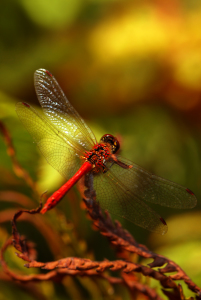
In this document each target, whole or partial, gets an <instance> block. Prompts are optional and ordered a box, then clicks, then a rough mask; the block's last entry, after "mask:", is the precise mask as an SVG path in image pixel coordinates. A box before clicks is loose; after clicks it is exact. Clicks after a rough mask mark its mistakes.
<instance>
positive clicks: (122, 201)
mask: <svg viewBox="0 0 201 300" xmlns="http://www.w3.org/2000/svg"><path fill="white" fill-rule="evenodd" d="M113 167H114V165H112V167H111V168H110V170H108V171H107V172H106V173H104V174H102V173H98V174H94V189H95V191H96V200H97V201H98V202H100V205H101V207H102V208H103V209H107V210H108V211H109V212H110V213H111V214H114V215H116V216H120V217H122V218H125V219H127V220H128V221H130V222H132V223H134V224H136V225H138V226H141V227H143V228H145V229H148V230H150V231H153V232H157V233H160V234H165V233H166V232H167V229H168V228H167V225H166V224H165V222H164V221H163V219H162V218H161V217H160V216H159V215H158V214H157V213H156V212H155V211H154V210H152V209H151V208H150V207H148V206H147V205H146V204H145V203H144V202H143V201H142V200H140V199H139V198H138V196H137V195H135V194H133V193H132V192H131V191H130V190H129V189H128V188H127V187H126V186H125V185H124V184H123V183H122V182H121V181H120V180H119V179H118V178H117V176H115V175H114V173H115V172H113ZM116 168H120V169H121V167H119V166H117V165H116V166H115V169H116ZM114 171H115V170H114Z"/></svg>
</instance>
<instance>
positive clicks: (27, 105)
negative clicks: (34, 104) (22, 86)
mask: <svg viewBox="0 0 201 300" xmlns="http://www.w3.org/2000/svg"><path fill="white" fill-rule="evenodd" d="M22 104H23V105H24V106H26V107H30V105H29V104H28V103H26V102H22Z"/></svg>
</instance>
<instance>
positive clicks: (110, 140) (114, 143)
mask: <svg viewBox="0 0 201 300" xmlns="http://www.w3.org/2000/svg"><path fill="white" fill-rule="evenodd" d="M101 142H102V143H106V144H110V146H111V150H112V153H113V154H114V153H116V152H117V151H118V150H119V148H120V143H119V141H118V140H117V138H116V137H114V136H113V135H111V134H105V135H103V136H102V138H101Z"/></svg>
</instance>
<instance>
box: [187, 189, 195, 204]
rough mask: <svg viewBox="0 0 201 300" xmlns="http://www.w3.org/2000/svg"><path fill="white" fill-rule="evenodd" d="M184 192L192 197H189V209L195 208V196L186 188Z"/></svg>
mask: <svg viewBox="0 0 201 300" xmlns="http://www.w3.org/2000/svg"><path fill="white" fill-rule="evenodd" d="M186 192H187V193H189V194H190V195H191V196H192V197H191V203H190V204H191V205H190V206H189V208H193V207H195V206H196V204H197V198H196V196H195V194H194V193H193V192H192V191H191V190H190V189H188V188H186Z"/></svg>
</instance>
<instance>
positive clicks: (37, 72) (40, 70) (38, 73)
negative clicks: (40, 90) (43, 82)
mask: <svg viewBox="0 0 201 300" xmlns="http://www.w3.org/2000/svg"><path fill="white" fill-rule="evenodd" d="M45 73H46V74H47V75H48V76H50V77H52V76H53V75H52V73H51V72H50V71H48V70H46V69H42V68H41V69H38V70H36V71H35V73H34V74H35V76H41V75H46V74H45Z"/></svg>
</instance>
